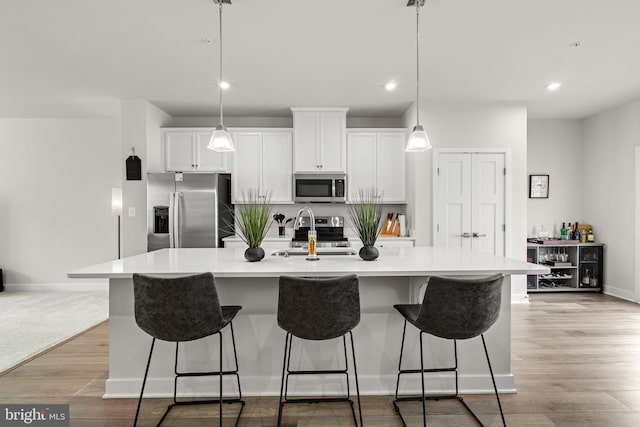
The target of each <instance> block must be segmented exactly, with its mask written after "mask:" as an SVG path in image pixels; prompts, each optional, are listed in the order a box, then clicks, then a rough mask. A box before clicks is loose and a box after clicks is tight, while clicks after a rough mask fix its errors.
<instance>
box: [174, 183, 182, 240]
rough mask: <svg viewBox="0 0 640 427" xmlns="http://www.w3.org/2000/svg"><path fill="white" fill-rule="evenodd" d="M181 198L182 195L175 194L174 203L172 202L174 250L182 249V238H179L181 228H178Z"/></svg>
mask: <svg viewBox="0 0 640 427" xmlns="http://www.w3.org/2000/svg"><path fill="white" fill-rule="evenodd" d="M181 197H182V193H175V201H174V202H173V206H174V215H173V224H174V231H173V235H174V236H175V243H174V247H176V248H181V247H182V236H181V228H180V198H181Z"/></svg>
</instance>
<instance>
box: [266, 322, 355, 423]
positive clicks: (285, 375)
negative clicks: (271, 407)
mask: <svg viewBox="0 0 640 427" xmlns="http://www.w3.org/2000/svg"><path fill="white" fill-rule="evenodd" d="M349 337H350V339H351V355H352V358H353V369H354V375H355V383H356V394H357V399H358V413H359V419H360V426H363V425H364V424H363V421H362V404H361V402H360V384H359V383H358V368H357V365H356V358H355V345H354V342H353V334H352V333H351V331H349ZM342 339H343V346H344V357H345V369H337V370H318V371H307V370H305V371H292V370H291V369H290V367H291V351H292V348H293V335H292V334H290V333H288V332H287V334H286V336H285V344H284V345H285V348H284V357H283V361H282V379H281V382H280V400H279V405H278V424H277V425H278V427H280V426H281V425H282V413H283V410H284V405H285V404H286V403H320V402H349V404H350V406H351V413H352V416H353V422H354V424H355V425H356V426H357V425H358V417H356V412H355V408H354V405H353V400H351V398H350V396H351V387H350V385H349V372H348V369H349V364H348V363H349V362H348V353H347V341H346V334H345V335H343V336H342ZM313 374H344V375H345V377H346V383H347V395H346V397H335V398H332V397H329V398H323V397H315V398H295V399H291V398H289V395H288V391H289V376H290V375H313Z"/></svg>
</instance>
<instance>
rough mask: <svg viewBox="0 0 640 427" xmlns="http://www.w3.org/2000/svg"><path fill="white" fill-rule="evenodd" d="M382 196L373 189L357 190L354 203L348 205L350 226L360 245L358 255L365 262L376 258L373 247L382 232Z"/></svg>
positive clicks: (377, 253)
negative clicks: (360, 242) (360, 241)
mask: <svg viewBox="0 0 640 427" xmlns="http://www.w3.org/2000/svg"><path fill="white" fill-rule="evenodd" d="M381 199H382V196H381V195H380V194H378V191H377V190H376V189H375V188H366V189H359V190H358V194H357V195H356V196H355V197H354V201H353V202H352V204H350V205H349V216H350V217H351V226H352V228H353V230H354V231H355V233H356V235H357V236H358V238H359V239H360V240H362V244H363V245H364V246H363V247H362V249H360V252H359V255H360V258H362V259H363V260H365V261H373V260H374V259H376V258H378V255H379V252H378V249H377V248H376V247H375V246H374V245H375V243H376V240H377V239H378V236H379V235H380V231H381V230H382V205H381V204H380V200H381Z"/></svg>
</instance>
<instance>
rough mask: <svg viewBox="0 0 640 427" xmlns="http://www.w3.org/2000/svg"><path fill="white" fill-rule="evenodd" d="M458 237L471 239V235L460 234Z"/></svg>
mask: <svg viewBox="0 0 640 427" xmlns="http://www.w3.org/2000/svg"><path fill="white" fill-rule="evenodd" d="M460 237H463V238H465V239H468V238H469V237H471V233H462V234H461V235H460ZM474 237H475V236H474Z"/></svg>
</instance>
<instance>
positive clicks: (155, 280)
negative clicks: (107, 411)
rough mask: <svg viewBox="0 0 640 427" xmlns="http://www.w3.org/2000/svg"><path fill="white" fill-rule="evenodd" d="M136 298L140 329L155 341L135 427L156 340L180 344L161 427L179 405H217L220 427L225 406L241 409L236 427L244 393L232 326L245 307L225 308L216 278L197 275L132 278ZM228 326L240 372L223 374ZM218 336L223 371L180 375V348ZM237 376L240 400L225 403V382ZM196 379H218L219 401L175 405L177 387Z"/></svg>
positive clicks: (138, 408) (140, 275)
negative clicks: (170, 398) (226, 377)
mask: <svg viewBox="0 0 640 427" xmlns="http://www.w3.org/2000/svg"><path fill="white" fill-rule="evenodd" d="M133 293H134V305H135V319H136V323H137V324H138V326H139V327H140V329H142V330H143V331H145V332H146V333H148V334H149V335H151V336H152V337H153V340H152V341H151V349H150V350H149V360H148V361H147V368H146V370H145V371H144V379H143V380H142V389H141V390H140V398H139V399H138V407H137V409H136V417H135V420H134V422H133V425H134V427H135V426H136V424H137V423H138V415H139V413H140V404H141V403H142V395H143V393H144V386H145V383H146V382H147V374H148V373H149V365H150V364H151V356H152V355H153V346H154V344H155V342H156V339H159V340H162V341H169V342H175V343H176V356H175V367H174V372H175V378H174V382H173V403H172V404H171V405H169V406H168V407H167V410H166V411H165V412H164V414H163V415H162V418H161V419H160V421H159V422H158V425H160V424H161V423H162V421H163V420H164V419H165V417H166V416H167V414H168V413H169V411H170V410H171V408H173V407H174V406H176V405H194V404H202V403H218V404H219V410H220V426H222V403H223V402H224V403H240V404H241V406H240V412H239V413H238V417H237V419H236V425H237V424H238V421H239V419H240V414H242V410H243V409H244V403H245V402H244V401H243V400H242V391H241V390H240V376H239V375H238V357H237V354H236V341H235V337H234V335H233V324H232V323H231V321H232V320H233V318H234V317H235V316H236V314H238V312H239V311H240V309H242V307H241V306H238V305H231V306H221V305H220V301H219V300H218V293H217V291H216V286H215V282H214V280H213V275H212V274H211V273H204V274H197V275H193V276H186V277H178V278H171V279H167V278H159V277H150V276H145V275H142V274H134V275H133ZM227 325H229V327H230V329H231V339H232V343H233V355H234V359H235V369H233V370H228V371H223V368H222V332H221V330H222V329H223V328H224V327H226V326H227ZM215 334H218V335H219V338H220V340H219V343H220V367H219V370H218V371H214V372H178V347H179V343H181V342H185V341H193V340H197V339H200V338H204V337H208V336H211V335H215ZM224 375H233V376H235V377H236V379H237V382H238V397H237V398H235V397H234V398H226V399H225V398H223V395H222V377H223V376H224ZM196 376H219V377H220V389H219V393H220V394H219V396H218V399H209V400H190V401H180V402H178V401H177V399H176V387H177V384H178V378H181V377H196Z"/></svg>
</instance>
